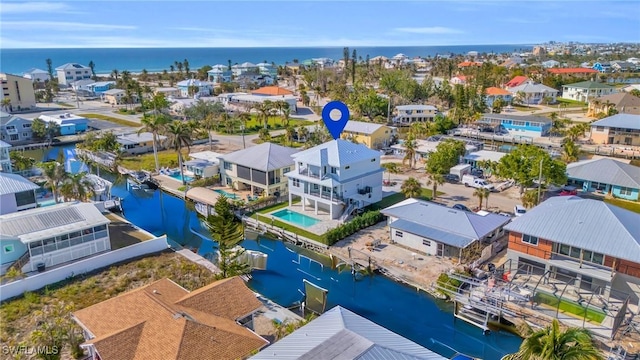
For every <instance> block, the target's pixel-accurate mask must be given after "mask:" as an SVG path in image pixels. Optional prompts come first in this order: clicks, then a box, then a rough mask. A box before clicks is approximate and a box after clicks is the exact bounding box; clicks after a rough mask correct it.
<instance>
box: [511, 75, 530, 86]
mask: <svg viewBox="0 0 640 360" xmlns="http://www.w3.org/2000/svg"><path fill="white" fill-rule="evenodd" d="M527 80H529V78H528V77H526V76H522V75H520V76H516V77H514V78H513V79H511V80H509V82H508V83H506V84H505V86H506V87H516V86H518V85H522V84H523V83H524V82H525V81H527Z"/></svg>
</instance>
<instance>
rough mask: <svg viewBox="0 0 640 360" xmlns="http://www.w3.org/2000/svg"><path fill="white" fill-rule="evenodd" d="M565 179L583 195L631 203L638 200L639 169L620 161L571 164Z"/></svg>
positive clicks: (591, 161)
mask: <svg viewBox="0 0 640 360" xmlns="http://www.w3.org/2000/svg"><path fill="white" fill-rule="evenodd" d="M567 178H568V183H569V185H573V186H576V187H577V188H578V189H582V191H583V192H585V193H595V194H600V195H607V194H609V195H611V196H613V197H615V198H620V199H626V200H633V201H638V199H639V198H640V167H637V166H633V165H630V164H627V163H624V162H622V161H618V160H614V159H610V158H598V159H591V160H585V161H578V162H575V163H571V164H569V165H567Z"/></svg>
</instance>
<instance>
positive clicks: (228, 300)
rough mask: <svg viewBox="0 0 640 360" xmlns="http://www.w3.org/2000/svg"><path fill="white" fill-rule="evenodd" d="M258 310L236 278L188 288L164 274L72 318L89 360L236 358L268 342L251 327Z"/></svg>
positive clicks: (74, 313) (250, 293) (254, 350)
mask: <svg viewBox="0 0 640 360" xmlns="http://www.w3.org/2000/svg"><path fill="white" fill-rule="evenodd" d="M261 308H262V303H261V302H260V301H259V300H258V299H257V298H256V295H255V294H254V293H253V292H252V291H251V290H249V288H247V286H246V285H245V284H244V281H243V280H242V279H241V278H239V277H233V278H228V279H224V280H218V281H216V282H213V283H211V284H209V285H206V286H204V287H201V288H199V289H197V290H194V291H191V292H189V291H188V290H186V289H185V288H183V287H182V286H180V285H178V284H176V283H175V282H173V281H171V280H169V279H167V278H164V279H161V280H158V281H155V282H153V283H151V284H149V285H146V286H143V287H139V288H137V289H135V290H131V291H128V292H126V293H123V294H120V295H118V296H116V297H114V298H111V299H108V300H105V301H103V302H100V303H98V304H95V305H92V306H89V307H87V308H84V309H81V310H78V311H75V312H73V314H72V318H73V319H74V320H75V321H76V323H78V325H79V326H80V327H81V328H82V330H83V331H84V338H85V342H84V343H83V344H81V345H80V346H81V347H82V348H83V349H84V350H85V351H86V352H87V353H88V355H89V357H88V359H91V360H121V359H167V360H172V359H173V360H197V359H220V360H236V359H245V358H247V357H248V356H250V355H251V354H252V353H255V352H257V351H258V350H260V349H262V348H263V347H264V346H266V345H267V344H269V342H268V341H267V340H265V339H263V338H262V337H260V336H259V335H257V334H256V333H254V332H253V331H251V327H252V326H253V316H254V314H255V313H256V312H257V311H258V310H259V309H261ZM114 314H118V315H117V316H114Z"/></svg>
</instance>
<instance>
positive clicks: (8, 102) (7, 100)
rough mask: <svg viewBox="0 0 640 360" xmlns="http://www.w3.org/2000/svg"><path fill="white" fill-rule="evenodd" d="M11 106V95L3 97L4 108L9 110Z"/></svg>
mask: <svg viewBox="0 0 640 360" xmlns="http://www.w3.org/2000/svg"><path fill="white" fill-rule="evenodd" d="M10 107H11V98H9V97H4V98H2V109H3V110H4V111H7V112H8V111H9V108H10Z"/></svg>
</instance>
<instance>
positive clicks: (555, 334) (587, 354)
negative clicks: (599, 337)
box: [503, 319, 604, 360]
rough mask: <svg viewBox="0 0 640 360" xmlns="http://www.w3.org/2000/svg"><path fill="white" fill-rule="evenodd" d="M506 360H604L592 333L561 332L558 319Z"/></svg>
mask: <svg viewBox="0 0 640 360" xmlns="http://www.w3.org/2000/svg"><path fill="white" fill-rule="evenodd" d="M503 359H505V360H520V359H523V360H524V359H527V360H602V359H604V356H603V354H602V353H601V352H600V350H598V348H597V347H596V346H595V344H594V342H593V338H592V337H591V332H589V330H587V329H583V328H575V327H573V328H568V329H566V330H564V331H562V330H560V323H559V322H558V319H553V321H552V322H551V325H549V326H547V327H546V328H544V329H540V330H538V331H535V332H532V333H531V334H530V335H529V336H527V338H526V339H524V341H523V342H522V344H521V345H520V350H518V352H517V353H515V354H510V355H507V356H505V357H504V358H503Z"/></svg>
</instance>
